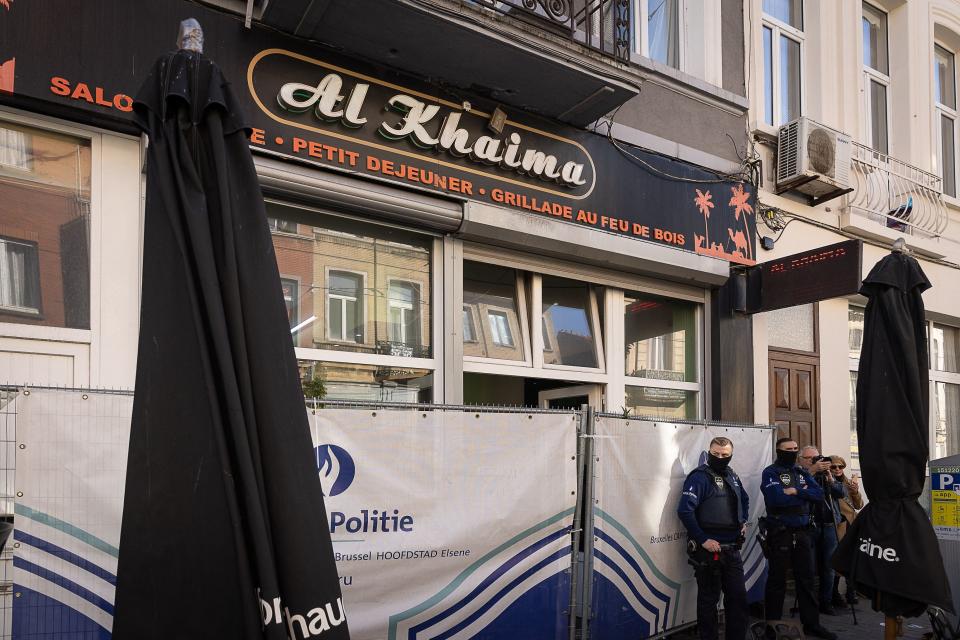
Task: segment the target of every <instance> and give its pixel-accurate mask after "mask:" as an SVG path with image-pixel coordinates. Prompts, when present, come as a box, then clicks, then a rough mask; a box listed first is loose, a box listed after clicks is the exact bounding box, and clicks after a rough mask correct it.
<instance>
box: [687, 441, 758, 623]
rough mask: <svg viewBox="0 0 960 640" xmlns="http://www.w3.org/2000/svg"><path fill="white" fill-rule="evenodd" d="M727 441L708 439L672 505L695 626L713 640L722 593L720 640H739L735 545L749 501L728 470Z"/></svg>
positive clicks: (741, 619) (742, 598) (743, 601)
mask: <svg viewBox="0 0 960 640" xmlns="http://www.w3.org/2000/svg"><path fill="white" fill-rule="evenodd" d="M732 457H733V443H732V442H731V441H730V440H729V439H728V438H714V439H713V440H711V441H710V450H709V451H708V457H707V463H706V464H702V465H700V466H699V467H697V468H696V469H694V470H693V471H691V472H690V475H688V476H687V479H686V480H685V481H684V484H683V493H682V494H681V496H680V504H679V506H678V507H677V515H679V516H680V520H681V522H683V526H685V527H686V528H687V533H688V534H689V545H690V546H689V548H688V552H689V555H690V564H692V565H693V566H694V571H695V575H696V578H697V622H698V628H699V630H700V639H701V640H717V638H718V633H719V632H718V628H717V627H718V624H717V602H719V600H720V592H721V590H722V591H723V606H724V610H725V611H726V622H727V624H726V634H725V637H726V640H744V636H745V635H746V632H747V622H748V615H747V592H746V588H745V586H744V579H743V559H742V558H741V557H740V546H741V544H742V542H743V534H744V531H745V530H746V522H747V514H748V513H749V507H750V505H749V502H748V498H747V493H746V491H744V490H743V484H742V483H741V482H740V478H738V477H737V474H736V473H734V472H733V469H730V468H729V464H730V460H731V458H732Z"/></svg>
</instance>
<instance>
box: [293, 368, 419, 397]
mask: <svg viewBox="0 0 960 640" xmlns="http://www.w3.org/2000/svg"><path fill="white" fill-rule="evenodd" d="M299 364H300V378H301V382H302V383H303V387H304V392H305V394H306V395H307V397H320V398H322V399H324V400H353V401H361V402H431V401H432V390H433V372H432V371H430V370H429V369H419V368H415V367H396V366H384V365H371V364H351V363H346V362H330V361H316V360H304V359H301V360H300V361H299Z"/></svg>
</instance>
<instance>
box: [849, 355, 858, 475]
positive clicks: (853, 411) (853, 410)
mask: <svg viewBox="0 0 960 640" xmlns="http://www.w3.org/2000/svg"><path fill="white" fill-rule="evenodd" d="M857 375H858V374H857V372H856V371H851V372H850V466H851V467H852V468H854V469H859V468H860V442H859V440H858V439H857Z"/></svg>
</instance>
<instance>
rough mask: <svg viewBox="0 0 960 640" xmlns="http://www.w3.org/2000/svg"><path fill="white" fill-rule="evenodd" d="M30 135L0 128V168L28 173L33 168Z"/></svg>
mask: <svg viewBox="0 0 960 640" xmlns="http://www.w3.org/2000/svg"><path fill="white" fill-rule="evenodd" d="M31 147H32V144H31V140H30V134H29V133H27V132H26V131H17V130H14V129H7V128H5V127H0V167H4V168H8V169H19V170H20V171H30V170H31V168H32V167H33V163H32V162H31V154H30V149H31Z"/></svg>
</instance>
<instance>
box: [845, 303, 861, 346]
mask: <svg viewBox="0 0 960 640" xmlns="http://www.w3.org/2000/svg"><path fill="white" fill-rule="evenodd" d="M863 314H864V311H863V309H862V308H860V307H850V308H849V309H848V310H847V339H848V342H849V343H850V357H851V358H859V357H860V349H861V348H863V317H864V316H863Z"/></svg>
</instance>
